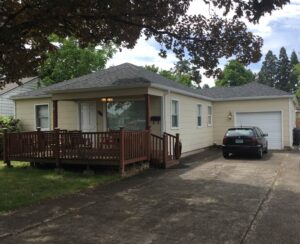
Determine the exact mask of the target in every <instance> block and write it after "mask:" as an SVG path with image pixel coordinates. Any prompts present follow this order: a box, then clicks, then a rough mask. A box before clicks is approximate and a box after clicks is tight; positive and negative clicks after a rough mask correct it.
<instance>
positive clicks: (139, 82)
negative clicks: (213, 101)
mask: <svg viewBox="0 0 300 244" xmlns="http://www.w3.org/2000/svg"><path fill="white" fill-rule="evenodd" d="M154 84H156V85H162V86H165V87H168V88H173V89H178V90H180V91H186V92H189V93H193V94H195V95H197V96H201V95H200V94H199V93H198V92H197V90H196V89H193V88H189V87H187V86H184V85H181V84H179V83H177V82H175V81H172V80H169V79H167V78H165V77H163V76H160V75H158V74H156V73H153V72H151V71H148V70H146V69H145V68H143V67H140V66H136V65H133V64H130V63H124V64H121V65H117V66H113V67H110V68H108V69H104V70H100V71H97V72H94V73H91V74H87V75H84V76H81V77H78V78H75V79H71V80H66V81H63V82H60V83H57V84H54V85H51V86H48V87H44V88H41V89H38V90H35V91H32V92H28V93H23V94H20V96H19V97H22V98H23V97H34V96H45V95H47V94H51V93H61V92H68V91H74V90H82V91H84V90H97V89H105V88H107V89H110V88H112V87H120V88H121V87H138V86H151V85H154ZM207 99H209V98H207Z"/></svg>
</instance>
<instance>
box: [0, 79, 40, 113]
mask: <svg viewBox="0 0 300 244" xmlns="http://www.w3.org/2000/svg"><path fill="white" fill-rule="evenodd" d="M37 83H38V78H35V79H33V80H31V81H29V82H27V83H25V84H24V85H22V86H19V87H16V88H14V89H12V90H10V91H8V92H6V93H4V94H2V95H0V116H15V102H14V101H13V100H11V99H10V97H11V96H15V95H18V94H21V93H24V92H28V91H32V90H34V89H36V88H37Z"/></svg>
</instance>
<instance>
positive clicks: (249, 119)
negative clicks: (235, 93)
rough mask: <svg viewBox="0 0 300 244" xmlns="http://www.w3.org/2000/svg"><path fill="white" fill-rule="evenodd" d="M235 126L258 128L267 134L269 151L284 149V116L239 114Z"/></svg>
mask: <svg viewBox="0 0 300 244" xmlns="http://www.w3.org/2000/svg"><path fill="white" fill-rule="evenodd" d="M235 118H236V120H235V126H241V127H242V126H257V127H259V128H261V129H262V131H263V132H264V133H267V134H268V136H267V139H268V146H269V149H282V148H283V146H282V145H283V137H282V115H281V111H279V112H238V113H236V115H235Z"/></svg>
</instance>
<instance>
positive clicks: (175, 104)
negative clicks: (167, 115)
mask: <svg viewBox="0 0 300 244" xmlns="http://www.w3.org/2000/svg"><path fill="white" fill-rule="evenodd" d="M177 114H178V101H174V100H173V101H172V115H177Z"/></svg>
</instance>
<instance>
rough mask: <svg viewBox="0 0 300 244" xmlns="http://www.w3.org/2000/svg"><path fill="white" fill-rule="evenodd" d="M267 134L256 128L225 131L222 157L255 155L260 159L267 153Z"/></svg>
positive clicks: (237, 128) (238, 128)
mask: <svg viewBox="0 0 300 244" xmlns="http://www.w3.org/2000/svg"><path fill="white" fill-rule="evenodd" d="M267 136H268V134H265V133H263V132H262V130H261V129H260V128H258V127H236V128H230V129H228V130H227V132H226V134H225V136H224V139H223V146H222V149H223V156H224V158H228V157H229V155H230V154H246V153H247V154H255V155H256V156H257V157H258V158H262V156H263V153H267V152H268V141H267V139H266V137H267Z"/></svg>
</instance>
